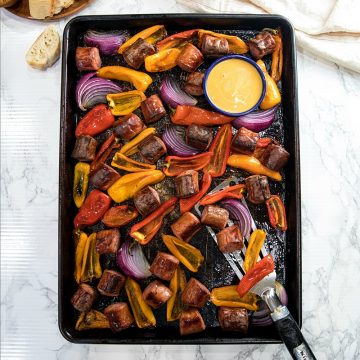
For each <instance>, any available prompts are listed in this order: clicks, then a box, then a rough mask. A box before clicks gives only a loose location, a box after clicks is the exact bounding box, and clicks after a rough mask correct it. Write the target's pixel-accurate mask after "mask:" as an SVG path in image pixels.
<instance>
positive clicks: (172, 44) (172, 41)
mask: <svg viewBox="0 0 360 360" xmlns="http://www.w3.org/2000/svg"><path fill="white" fill-rule="evenodd" d="M198 31H199V29H192V30H186V31H183V32H179V33H177V34H174V35H171V36H168V37H167V38H165V39H163V40H161V41H159V42H158V43H157V44H156V47H157V48H158V50H159V51H160V50H165V49H170V48H177V47H181V46H183V45H185V44H187V43H188V42H191V41H193V39H194V38H195V36H196V35H197V33H198Z"/></svg>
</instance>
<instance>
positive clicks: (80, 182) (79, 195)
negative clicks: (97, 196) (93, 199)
mask: <svg viewBox="0 0 360 360" xmlns="http://www.w3.org/2000/svg"><path fill="white" fill-rule="evenodd" d="M89 173H90V165H89V164H87V163H84V162H78V163H77V164H76V165H75V169H74V185H73V199H74V202H75V205H76V206H77V207H78V208H79V207H81V205H82V204H83V202H84V200H85V196H86V192H87V189H88V184H89Z"/></svg>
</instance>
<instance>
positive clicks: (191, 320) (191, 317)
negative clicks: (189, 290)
mask: <svg viewBox="0 0 360 360" xmlns="http://www.w3.org/2000/svg"><path fill="white" fill-rule="evenodd" d="M179 326H180V334H181V335H189V334H195V333H198V332H201V331H204V330H205V328H206V326H205V322H204V320H203V318H202V316H201V314H200V313H199V311H198V310H197V309H188V310H183V311H182V312H181V314H180V321H179Z"/></svg>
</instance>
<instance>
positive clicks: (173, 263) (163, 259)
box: [149, 251, 179, 281]
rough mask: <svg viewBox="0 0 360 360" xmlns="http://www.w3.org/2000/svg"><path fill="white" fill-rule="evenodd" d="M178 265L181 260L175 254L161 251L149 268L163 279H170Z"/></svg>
mask: <svg viewBox="0 0 360 360" xmlns="http://www.w3.org/2000/svg"><path fill="white" fill-rule="evenodd" d="M178 266H179V260H178V259H177V258H176V257H175V256H172V255H170V254H167V253H164V252H161V251H159V252H158V253H157V255H156V257H155V259H154V261H153V262H152V264H151V266H150V269H149V270H150V272H151V273H152V274H154V275H155V276H157V277H158V278H160V279H161V280H165V281H170V280H171V278H172V277H173V275H174V272H175V270H176V268H177V267H178Z"/></svg>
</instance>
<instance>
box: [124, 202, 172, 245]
mask: <svg viewBox="0 0 360 360" xmlns="http://www.w3.org/2000/svg"><path fill="white" fill-rule="evenodd" d="M177 200H178V199H177V198H176V197H173V198H171V199H169V200H167V201H165V202H164V203H163V204H161V205H160V207H159V208H157V209H156V210H155V211H154V212H152V213H151V214H150V215H149V216H147V217H146V218H145V219H144V220H143V221H141V222H139V223H138V224H135V225H133V226H132V227H131V230H130V236H131V237H132V238H134V239H135V240H136V241H138V242H139V243H140V244H141V245H145V244H147V243H148V242H149V241H150V240H151V239H152V238H153V237H154V236H155V235H156V234H157V232H158V231H159V230H160V228H161V225H162V223H163V220H164V218H165V216H166V215H168V214H170V213H171V212H172V211H173V210H174V208H175V204H176V203H177Z"/></svg>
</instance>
